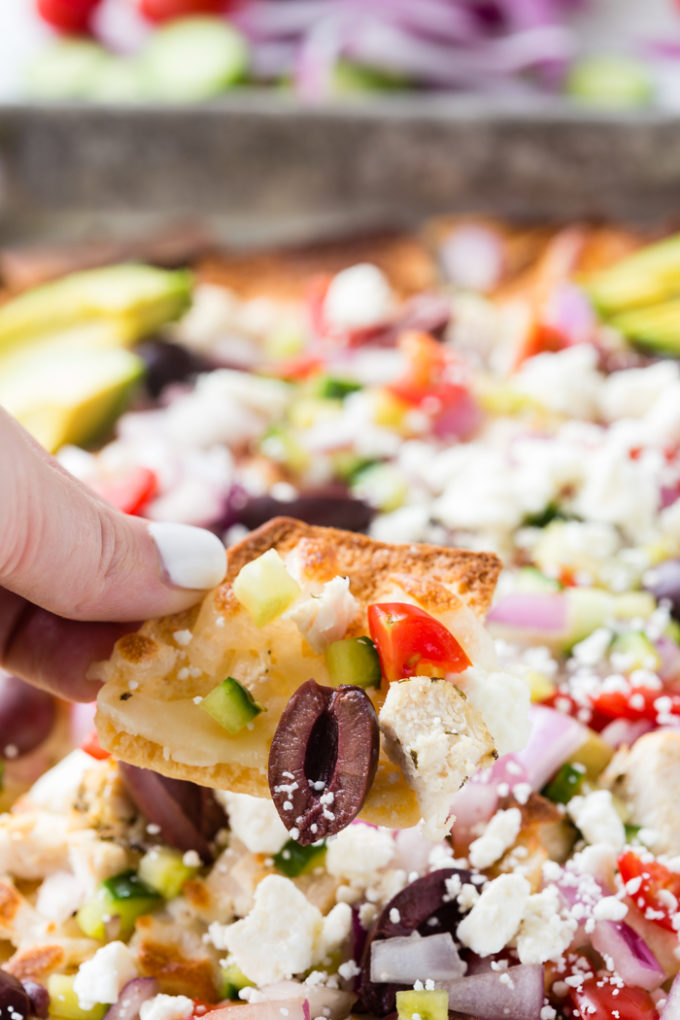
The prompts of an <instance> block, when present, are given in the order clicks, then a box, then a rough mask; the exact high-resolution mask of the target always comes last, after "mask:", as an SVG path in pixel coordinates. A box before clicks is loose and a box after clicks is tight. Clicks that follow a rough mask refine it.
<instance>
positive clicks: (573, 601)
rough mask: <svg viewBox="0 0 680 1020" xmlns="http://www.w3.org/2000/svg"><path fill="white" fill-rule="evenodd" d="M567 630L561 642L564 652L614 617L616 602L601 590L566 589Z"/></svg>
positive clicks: (609, 594) (608, 593)
mask: <svg viewBox="0 0 680 1020" xmlns="http://www.w3.org/2000/svg"><path fill="white" fill-rule="evenodd" d="M564 595H565V598H566V600H567V630H566V634H565V635H564V638H563V639H562V641H561V644H562V646H563V647H564V649H565V650H568V649H570V648H572V647H573V646H574V645H576V644H578V643H579V641H582V640H583V639H584V638H586V637H588V635H589V634H592V632H593V631H594V630H597V628H598V627H601V626H602V625H603V624H604V623H605V622H606V621H607V620H610V619H612V618H613V617H614V616H615V607H616V600H615V598H614V596H613V595H612V594H611V593H610V592H608V591H604V589H602V588H566V589H565V591H564Z"/></svg>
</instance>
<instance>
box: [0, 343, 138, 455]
mask: <svg viewBox="0 0 680 1020" xmlns="http://www.w3.org/2000/svg"><path fill="white" fill-rule="evenodd" d="M143 372H144V363H143V362H142V360H141V358H138V357H137V356H136V355H135V354H132V353H131V352H130V351H126V350H123V349H122V348H116V347H110V348H102V349H89V348H79V347H69V346H64V345H62V344H56V345H55V344H31V345H30V346H28V347H24V348H21V349H20V350H18V351H14V352H12V353H9V354H6V355H4V357H0V405H2V406H3V407H4V408H5V409H6V410H7V411H9V413H10V414H12V415H14V417H15V418H17V419H18V420H19V421H20V422H21V424H22V425H24V426H25V427H26V428H27V429H28V431H29V432H31V433H32V434H33V435H34V436H35V438H36V439H37V440H38V441H39V442H40V443H42V445H43V446H44V447H45V448H46V449H47V450H49V451H50V452H51V453H53V452H54V451H55V450H58V449H59V447H60V446H63V445H64V443H76V444H81V445H84V444H87V443H90V442H92V441H93V440H94V439H95V438H96V437H97V435H98V434H99V433H101V432H102V431H103V430H104V429H105V428H106V427H107V426H108V425H109V424H110V423H111V422H112V421H114V420H115V418H116V417H117V415H118V414H119V413H120V411H121V409H122V407H123V406H124V403H125V400H126V398H127V396H128V394H129V392H130V390H131V388H132V386H133V385H134V383H135V382H137V380H138V379H140V377H141V376H142V374H143Z"/></svg>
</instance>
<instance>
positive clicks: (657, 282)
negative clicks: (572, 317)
mask: <svg viewBox="0 0 680 1020" xmlns="http://www.w3.org/2000/svg"><path fill="white" fill-rule="evenodd" d="M585 287H586V290H587V292H588V294H589V295H590V297H591V299H592V301H593V302H594V303H595V305H596V306H597V308H598V309H599V310H600V312H602V314H603V315H605V316H613V315H618V314H620V313H622V312H625V311H627V310H628V309H632V308H639V307H644V306H648V305H656V304H660V303H662V302H665V301H669V300H670V299H671V298H674V297H676V296H680V234H674V235H673V236H672V237H668V238H666V239H665V240H663V241H659V242H658V243H656V244H650V245H647V246H646V247H645V248H642V249H640V250H639V251H636V252H633V254H632V255H628V256H627V258H625V259H622V260H621V261H620V262H617V263H616V264H615V265H613V266H611V267H610V268H609V269H604V270H602V272H600V273H596V274H595V275H594V276H591V277H590V279H588V280H586V282H585Z"/></svg>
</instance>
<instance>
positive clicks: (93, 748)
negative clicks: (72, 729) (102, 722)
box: [80, 730, 111, 761]
mask: <svg viewBox="0 0 680 1020" xmlns="http://www.w3.org/2000/svg"><path fill="white" fill-rule="evenodd" d="M80 750H81V751H85V753H86V754H89V755H90V756H91V757H92V758H96V759H97V761H105V760H106V759H107V758H110V757H111V752H110V751H105V750H104V748H103V747H102V745H101V744H100V743H99V737H98V735H97V731H96V730H92V733H90V735H89V737H87V738H86V739H85V740H83V742H82V744H81V745H80Z"/></svg>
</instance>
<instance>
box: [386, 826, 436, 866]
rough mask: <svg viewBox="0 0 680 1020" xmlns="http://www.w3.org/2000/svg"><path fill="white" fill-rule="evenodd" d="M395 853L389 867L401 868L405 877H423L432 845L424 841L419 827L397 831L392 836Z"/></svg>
mask: <svg viewBox="0 0 680 1020" xmlns="http://www.w3.org/2000/svg"><path fill="white" fill-rule="evenodd" d="M394 845H395V852H394V857H393V858H392V862H391V864H390V867H392V868H402V869H403V870H404V871H405V872H406V874H407V875H410V874H411V873H412V872H414V871H415V872H416V873H417V874H419V875H423V874H424V873H425V872H426V871H427V869H428V864H429V860H430V854H431V853H432V843H431V842H430V841H429V840H427V839H425V837H424V836H423V833H422V830H421V828H420V826H419V825H414V826H412V827H411V828H410V829H397V831H396V833H395V835H394Z"/></svg>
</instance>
